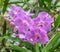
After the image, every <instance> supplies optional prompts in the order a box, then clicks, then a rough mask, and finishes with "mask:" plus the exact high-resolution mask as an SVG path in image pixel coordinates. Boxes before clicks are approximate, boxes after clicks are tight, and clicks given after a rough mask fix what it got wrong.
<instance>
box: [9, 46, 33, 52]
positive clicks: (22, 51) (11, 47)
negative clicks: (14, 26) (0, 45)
mask: <svg viewBox="0 0 60 52" xmlns="http://www.w3.org/2000/svg"><path fill="white" fill-rule="evenodd" d="M10 49H11V50H15V51H18V52H32V51H31V50H28V49H26V48H22V47H19V46H15V45H10Z"/></svg>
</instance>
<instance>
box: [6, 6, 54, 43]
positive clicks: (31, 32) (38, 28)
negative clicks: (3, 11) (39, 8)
mask: <svg viewBox="0 0 60 52" xmlns="http://www.w3.org/2000/svg"><path fill="white" fill-rule="evenodd" d="M8 14H9V16H10V17H8V18H6V20H7V21H9V22H10V24H11V25H12V26H13V27H14V28H13V31H14V32H15V34H14V36H17V37H19V38H20V39H21V40H22V41H25V42H29V43H31V44H35V43H36V42H40V43H41V44H46V43H47V42H48V40H49V38H48V36H47V32H48V31H50V29H51V23H52V21H53V20H52V18H51V16H50V15H49V14H48V13H47V12H40V13H39V14H38V16H37V17H35V18H33V19H32V18H31V17H32V16H33V15H34V14H33V13H30V10H29V11H24V10H23V9H22V8H21V7H19V6H16V5H11V7H10V11H9V12H8ZM16 32H17V33H16Z"/></svg>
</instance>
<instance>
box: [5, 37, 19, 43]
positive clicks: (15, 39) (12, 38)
mask: <svg viewBox="0 0 60 52" xmlns="http://www.w3.org/2000/svg"><path fill="white" fill-rule="evenodd" d="M4 38H5V39H11V40H13V41H17V42H20V39H18V38H17V37H16V38H14V37H11V36H4Z"/></svg>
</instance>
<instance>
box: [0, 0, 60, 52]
mask: <svg viewBox="0 0 60 52" xmlns="http://www.w3.org/2000/svg"><path fill="white" fill-rule="evenodd" d="M59 2H60V0H55V1H54V2H53V1H52V0H16V1H15V0H12V1H11V0H0V52H60V10H58V8H59V7H60V5H58V3H59ZM11 4H16V5H18V6H21V7H22V8H23V9H24V10H29V9H30V10H31V12H33V13H34V14H35V15H34V16H37V14H38V13H39V12H40V11H46V12H48V13H49V14H50V15H51V16H52V18H53V19H54V23H52V29H51V31H49V32H48V36H49V38H50V40H49V42H48V43H47V44H46V45H42V44H40V43H36V44H35V45H31V44H29V43H27V42H22V41H21V40H19V39H18V38H15V37H12V35H11V34H12V33H13V32H12V29H13V28H11V26H10V24H9V23H8V22H6V21H5V20H4V17H7V14H6V12H7V10H8V8H9V7H10V5H11ZM34 16H33V17H34ZM33 17H32V18H33Z"/></svg>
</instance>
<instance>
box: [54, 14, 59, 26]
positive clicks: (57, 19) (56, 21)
mask: <svg viewBox="0 0 60 52" xmlns="http://www.w3.org/2000/svg"><path fill="white" fill-rule="evenodd" d="M59 23H60V13H59V14H58V16H57V18H56V20H55V22H54V25H55V27H57V26H58V25H59Z"/></svg>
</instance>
